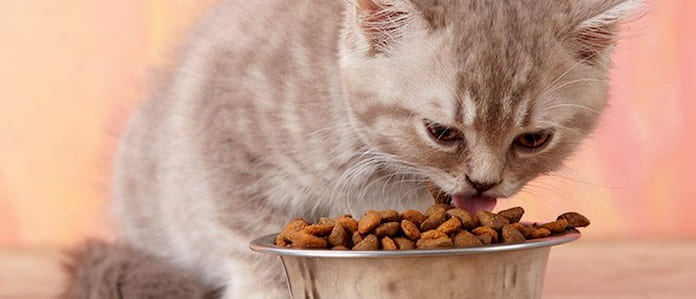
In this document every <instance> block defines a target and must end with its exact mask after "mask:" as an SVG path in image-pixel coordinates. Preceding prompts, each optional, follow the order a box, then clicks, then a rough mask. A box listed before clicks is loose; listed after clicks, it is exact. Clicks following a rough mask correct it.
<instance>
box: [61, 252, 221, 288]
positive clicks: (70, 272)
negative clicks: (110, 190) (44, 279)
mask: <svg viewBox="0 0 696 299" xmlns="http://www.w3.org/2000/svg"><path fill="white" fill-rule="evenodd" d="M66 258H67V259H66V261H65V262H64V263H63V268H64V270H65V273H66V275H67V281H66V288H65V290H64V292H63V293H62V294H61V296H60V298H61V299H95V298H99V299H112V298H113V299H116V298H119V299H120V298H153V299H154V298H172V299H176V298H182V299H183V298H186V299H188V298H192V299H209V298H215V297H216V295H215V293H216V292H214V291H211V290H209V289H207V288H206V287H205V286H203V285H202V284H200V283H198V282H197V281H195V280H193V279H191V278H190V277H189V276H188V275H187V274H186V273H185V272H184V271H183V270H181V269H178V268H176V267H174V266H171V265H169V264H168V263H166V262H164V261H162V260H161V259H158V258H156V257H153V256H150V255H148V254H145V253H143V252H140V251H138V250H136V249H133V248H131V247H130V246H128V245H124V244H115V243H114V244H111V243H105V242H102V241H95V240H88V241H86V242H85V243H84V244H81V245H80V246H78V247H76V248H74V249H72V250H70V251H69V252H68V254H67V255H66Z"/></svg>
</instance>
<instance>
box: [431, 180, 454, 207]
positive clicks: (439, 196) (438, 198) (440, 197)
mask: <svg viewBox="0 0 696 299" xmlns="http://www.w3.org/2000/svg"><path fill="white" fill-rule="evenodd" d="M425 187H426V188H427V189H428V191H429V192H430V195H432V196H433V201H434V202H435V203H441V204H446V203H448V202H449V200H450V197H449V196H448V195H447V193H445V192H443V191H442V190H440V188H438V187H437V186H435V184H433V183H432V182H430V181H427V182H425Z"/></svg>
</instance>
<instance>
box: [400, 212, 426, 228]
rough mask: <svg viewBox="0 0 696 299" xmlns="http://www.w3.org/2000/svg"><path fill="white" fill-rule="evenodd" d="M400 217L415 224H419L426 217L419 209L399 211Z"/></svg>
mask: <svg viewBox="0 0 696 299" xmlns="http://www.w3.org/2000/svg"><path fill="white" fill-rule="evenodd" d="M401 218H402V219H405V220H408V221H411V222H413V223H414V224H416V225H421V223H423V221H425V219H426V218H427V217H425V215H423V213H421V212H419V211H416V210H408V211H404V212H403V213H401Z"/></svg>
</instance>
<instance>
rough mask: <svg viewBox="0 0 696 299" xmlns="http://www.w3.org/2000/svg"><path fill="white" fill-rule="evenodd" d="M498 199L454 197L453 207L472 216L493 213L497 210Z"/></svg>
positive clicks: (473, 196) (474, 196)
mask: <svg viewBox="0 0 696 299" xmlns="http://www.w3.org/2000/svg"><path fill="white" fill-rule="evenodd" d="M496 203H498V199H497V198H495V197H488V196H483V195H453V196H452V205H454V206H455V207H457V208H460V209H462V210H465V211H467V212H469V213H470V214H472V215H476V212H478V211H481V210H484V211H489V212H490V211H492V210H493V209H494V208H495V205H496Z"/></svg>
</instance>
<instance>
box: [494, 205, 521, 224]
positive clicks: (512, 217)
mask: <svg viewBox="0 0 696 299" xmlns="http://www.w3.org/2000/svg"><path fill="white" fill-rule="evenodd" d="M522 215H524V209H523V208H521V207H514V208H510V209H507V210H502V211H500V212H498V216H503V217H505V218H507V220H508V221H509V222H510V223H517V222H520V219H522Z"/></svg>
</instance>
